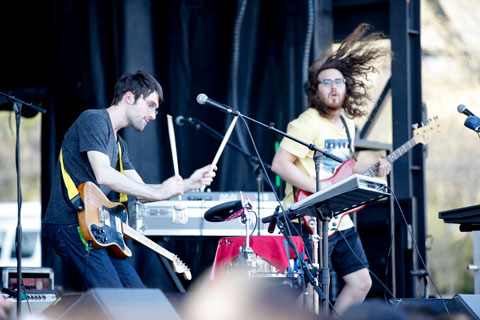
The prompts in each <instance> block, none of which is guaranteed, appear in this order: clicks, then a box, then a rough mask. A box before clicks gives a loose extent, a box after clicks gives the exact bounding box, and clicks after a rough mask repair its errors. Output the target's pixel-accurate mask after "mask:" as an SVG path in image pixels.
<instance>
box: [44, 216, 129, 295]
mask: <svg viewBox="0 0 480 320" xmlns="http://www.w3.org/2000/svg"><path fill="white" fill-rule="evenodd" d="M77 227H78V225H44V236H45V238H46V239H47V241H48V242H49V243H50V245H51V246H52V247H53V249H54V250H55V252H56V253H57V254H58V255H59V256H60V257H61V258H62V260H63V261H64V263H65V264H66V266H67V267H68V268H69V269H70V270H72V271H73V272H74V274H75V275H76V276H77V277H78V278H80V279H81V280H80V281H81V282H82V283H84V284H85V288H94V287H103V288H123V284H122V281H121V280H120V278H119V276H118V274H117V271H116V270H115V268H114V266H113V264H112V262H111V261H110V257H109V255H108V252H107V250H106V249H92V250H90V252H89V253H88V254H87V250H86V249H85V246H84V244H83V243H82V241H81V239H80V235H79V233H78V229H77ZM87 263H88V266H87V269H86V270H85V265H86V264H87Z"/></svg>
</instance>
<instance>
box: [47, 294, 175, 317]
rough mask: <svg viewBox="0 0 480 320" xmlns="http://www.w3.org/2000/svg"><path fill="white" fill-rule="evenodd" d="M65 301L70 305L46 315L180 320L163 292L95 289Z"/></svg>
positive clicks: (59, 305) (60, 302)
mask: <svg viewBox="0 0 480 320" xmlns="http://www.w3.org/2000/svg"><path fill="white" fill-rule="evenodd" d="M62 298H63V296H62ZM65 298H67V300H68V301H64V302H63V303H62V301H61V300H60V301H59V303H58V304H55V305H54V306H51V307H50V308H47V310H45V312H44V313H43V314H44V315H45V316H46V317H47V318H48V319H58V320H67V319H68V320H70V319H74V320H83V319H85V320H87V319H88V320H91V319H108V320H110V319H115V320H117V319H118V320H122V319H125V320H127V319H128V320H129V319H160V318H161V319H180V316H179V315H178V313H177V312H176V311H175V309H174V308H173V306H172V305H171V304H170V302H169V301H168V300H167V298H166V297H165V295H164V294H163V293H162V291H160V290H159V289H110V288H95V289H90V290H89V291H88V292H86V293H84V294H83V295H81V296H79V297H78V296H75V295H73V296H68V295H66V296H65ZM70 298H71V299H70ZM69 303H71V305H69V306H68V304H69Z"/></svg>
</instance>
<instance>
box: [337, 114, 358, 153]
mask: <svg viewBox="0 0 480 320" xmlns="http://www.w3.org/2000/svg"><path fill="white" fill-rule="evenodd" d="M340 119H341V120H342V123H343V127H344V128H345V132H346V133H347V139H348V148H349V149H350V158H354V157H355V152H354V150H353V143H352V137H351V136H350V130H348V126H347V121H345V118H344V117H343V116H342V115H340Z"/></svg>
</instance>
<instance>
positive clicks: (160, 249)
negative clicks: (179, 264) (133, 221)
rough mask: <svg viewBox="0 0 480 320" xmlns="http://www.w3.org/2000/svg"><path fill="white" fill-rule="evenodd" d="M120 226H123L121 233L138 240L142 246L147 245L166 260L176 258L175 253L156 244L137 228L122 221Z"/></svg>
mask: <svg viewBox="0 0 480 320" xmlns="http://www.w3.org/2000/svg"><path fill="white" fill-rule="evenodd" d="M122 227H123V234H125V235H126V236H127V237H130V238H132V239H133V240H136V241H138V242H140V243H141V244H143V245H144V246H147V247H149V248H150V249H152V250H153V251H155V252H158V253H160V254H161V255H162V256H164V257H165V258H167V259H168V260H170V261H173V262H175V260H176V258H177V257H176V255H174V254H173V253H171V252H170V251H168V250H167V249H165V248H163V247H162V246H160V245H158V244H157V243H155V242H154V241H152V240H150V239H149V238H147V237H145V236H144V235H143V234H141V233H140V232H138V231H137V230H135V229H133V228H132V227H130V226H128V225H127V224H125V223H122Z"/></svg>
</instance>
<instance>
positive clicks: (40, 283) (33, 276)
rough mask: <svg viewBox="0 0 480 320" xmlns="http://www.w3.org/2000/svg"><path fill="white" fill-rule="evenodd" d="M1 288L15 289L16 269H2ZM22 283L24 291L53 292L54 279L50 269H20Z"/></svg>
mask: <svg viewBox="0 0 480 320" xmlns="http://www.w3.org/2000/svg"><path fill="white" fill-rule="evenodd" d="M0 269H1V270H2V288H8V289H17V280H18V277H17V267H4V268H0ZM22 282H23V286H24V289H25V290H53V288H54V278H53V270H52V269H51V268H36V267H23V268H22Z"/></svg>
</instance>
